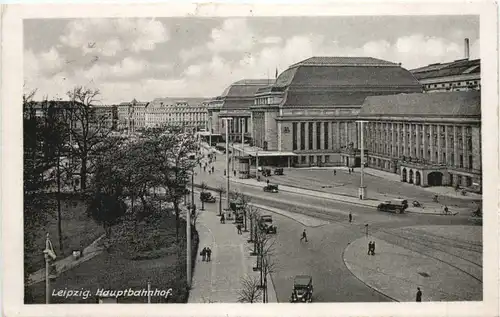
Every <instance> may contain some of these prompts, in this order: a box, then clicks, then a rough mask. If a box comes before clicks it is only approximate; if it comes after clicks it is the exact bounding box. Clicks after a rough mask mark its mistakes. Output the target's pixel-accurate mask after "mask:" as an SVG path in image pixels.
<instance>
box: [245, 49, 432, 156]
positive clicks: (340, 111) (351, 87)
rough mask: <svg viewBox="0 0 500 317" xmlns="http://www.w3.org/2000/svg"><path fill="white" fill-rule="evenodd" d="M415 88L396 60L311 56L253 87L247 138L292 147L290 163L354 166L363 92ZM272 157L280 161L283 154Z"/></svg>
mask: <svg viewBox="0 0 500 317" xmlns="http://www.w3.org/2000/svg"><path fill="white" fill-rule="evenodd" d="M421 91H422V88H421V85H420V83H419V82H418V81H417V80H416V79H415V77H414V76H413V75H412V74H411V73H410V72H409V71H408V70H406V69H404V68H402V67H401V66H400V65H399V64H395V63H391V62H388V61H384V60H380V59H375V58H369V57H312V58H309V59H307V60H304V61H302V62H299V63H297V64H294V65H292V66H290V67H289V68H288V69H287V70H285V71H284V72H283V73H281V74H280V75H279V77H278V78H277V79H276V82H275V83H274V84H273V85H270V86H268V87H264V88H261V89H259V90H258V91H257V93H256V95H255V102H254V105H253V106H252V107H251V109H250V111H251V118H252V119H251V121H252V123H253V124H252V138H253V140H254V144H255V145H256V146H257V147H260V148H262V149H263V150H267V151H278V152H293V153H295V154H296V155H294V156H293V158H292V165H294V166H314V165H316V166H332V165H348V166H355V165H356V164H359V156H358V162H356V155H355V153H356V151H358V149H359V147H360V144H359V142H360V138H359V135H360V134H359V124H358V123H356V120H357V115H358V113H359V112H360V110H361V107H362V105H363V102H364V100H365V98H366V97H368V96H377V95H395V94H400V93H416V92H421ZM353 154H354V155H353ZM273 163H274V164H277V165H284V166H285V165H286V164H287V160H286V159H285V158H282V160H274V161H273Z"/></svg>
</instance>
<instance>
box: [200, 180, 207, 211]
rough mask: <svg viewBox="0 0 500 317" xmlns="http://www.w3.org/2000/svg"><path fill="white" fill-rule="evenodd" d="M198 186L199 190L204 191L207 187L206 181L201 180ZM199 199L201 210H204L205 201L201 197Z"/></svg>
mask: <svg viewBox="0 0 500 317" xmlns="http://www.w3.org/2000/svg"><path fill="white" fill-rule="evenodd" d="M200 188H201V192H202V193H204V192H205V190H206V189H207V183H205V182H201V185H200ZM200 198H201V196H200ZM200 200H201V210H205V202H204V200H203V199H200Z"/></svg>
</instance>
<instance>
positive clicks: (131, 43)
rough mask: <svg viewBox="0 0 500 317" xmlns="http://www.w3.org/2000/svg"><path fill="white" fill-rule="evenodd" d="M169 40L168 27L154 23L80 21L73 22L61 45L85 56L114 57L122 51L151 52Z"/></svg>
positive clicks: (135, 20)
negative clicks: (80, 51)
mask: <svg viewBox="0 0 500 317" xmlns="http://www.w3.org/2000/svg"><path fill="white" fill-rule="evenodd" d="M168 40H169V33H168V30H167V29H166V28H165V26H164V25H163V24H162V23H161V22H159V21H156V20H155V19H97V18H94V19H78V20H73V21H71V22H70V23H69V24H68V25H67V27H66V30H65V33H64V35H62V36H61V37H60V41H61V43H63V44H65V45H67V46H70V47H73V48H81V49H82V51H83V52H84V53H85V54H89V53H93V54H96V53H97V54H101V55H104V56H113V55H115V54H116V53H117V52H119V51H126V50H130V51H132V52H135V53H137V52H141V51H151V50H153V49H154V48H155V46H156V45H157V44H159V43H163V42H166V41H168Z"/></svg>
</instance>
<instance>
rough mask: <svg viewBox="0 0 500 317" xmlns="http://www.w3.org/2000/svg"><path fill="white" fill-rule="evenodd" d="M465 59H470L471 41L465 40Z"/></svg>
mask: <svg viewBox="0 0 500 317" xmlns="http://www.w3.org/2000/svg"><path fill="white" fill-rule="evenodd" d="M464 48H465V59H469V39H468V38H466V39H465V47H464Z"/></svg>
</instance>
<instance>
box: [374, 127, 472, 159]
mask: <svg viewBox="0 0 500 317" xmlns="http://www.w3.org/2000/svg"><path fill="white" fill-rule="evenodd" d="M384 124H385V126H384ZM414 133H415V135H414ZM428 134H429V137H428V136H427V135H428ZM459 134H460V135H461V136H462V140H461V143H460V141H459V137H458V135H459ZM365 135H367V136H368V137H367V138H366V139H367V145H368V148H369V149H370V151H371V152H372V153H380V154H385V155H390V156H392V157H402V156H405V157H408V158H409V157H412V158H418V159H425V160H429V161H431V162H435V163H438V164H446V165H449V166H455V167H460V155H462V163H463V164H462V166H463V167H464V168H469V164H470V162H469V155H471V154H472V153H470V151H469V144H468V141H467V140H468V139H470V138H472V135H471V133H468V132H467V127H466V126H465V125H460V126H458V125H433V124H406V123H390V122H381V123H374V122H369V123H367V124H366V129H365ZM443 135H444V140H443V138H442V136H443ZM443 141H444V144H443ZM386 146H387V148H386ZM472 163H474V162H472Z"/></svg>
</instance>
